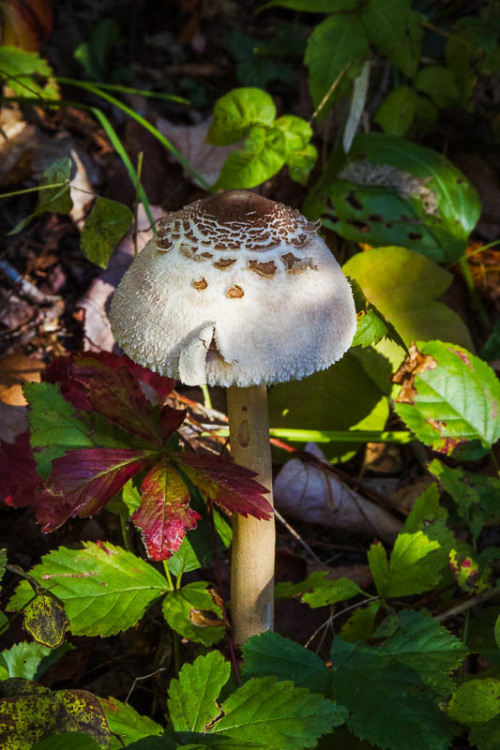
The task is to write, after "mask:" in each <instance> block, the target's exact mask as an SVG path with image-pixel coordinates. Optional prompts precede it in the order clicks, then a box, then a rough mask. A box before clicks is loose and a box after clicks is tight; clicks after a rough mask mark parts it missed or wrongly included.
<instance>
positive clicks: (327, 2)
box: [259, 0, 360, 13]
mask: <svg viewBox="0 0 500 750" xmlns="http://www.w3.org/2000/svg"><path fill="white" fill-rule="evenodd" d="M359 3H360V0H271V2H270V3H266V4H265V5H262V6H261V7H260V8H259V10H266V9H267V8H272V7H273V6H274V7H276V6H279V7H280V8H288V9H289V10H300V11H303V12H304V13H338V12H339V11H343V10H355V9H356V8H357V7H358V5H359Z"/></svg>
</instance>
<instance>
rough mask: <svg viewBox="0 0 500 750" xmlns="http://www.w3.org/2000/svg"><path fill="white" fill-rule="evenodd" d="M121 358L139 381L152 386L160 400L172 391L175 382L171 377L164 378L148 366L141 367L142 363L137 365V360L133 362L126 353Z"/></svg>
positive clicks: (163, 399)
mask: <svg viewBox="0 0 500 750" xmlns="http://www.w3.org/2000/svg"><path fill="white" fill-rule="evenodd" d="M122 359H123V362H124V364H125V366H126V367H128V369H129V370H130V372H131V373H132V375H135V377H136V378H138V379H139V380H140V381H141V383H144V384H145V385H149V386H151V388H154V390H155V391H156V392H157V394H158V397H159V399H160V401H161V402H163V401H165V399H166V398H167V396H168V394H169V393H171V392H172V391H173V389H174V387H175V383H176V381H175V380H173V378H166V377H165V376H164V375H160V374H159V373H157V372H153V371H152V370H150V369H149V368H148V367H142V365H138V364H137V362H133V361H132V360H131V359H130V357H127V355H126V354H125V355H124V356H123V358H122Z"/></svg>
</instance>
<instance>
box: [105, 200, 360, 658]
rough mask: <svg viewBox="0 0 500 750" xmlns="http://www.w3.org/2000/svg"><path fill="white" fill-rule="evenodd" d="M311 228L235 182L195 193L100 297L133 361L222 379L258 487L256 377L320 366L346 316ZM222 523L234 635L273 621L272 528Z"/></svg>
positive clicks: (344, 333)
mask: <svg viewBox="0 0 500 750" xmlns="http://www.w3.org/2000/svg"><path fill="white" fill-rule="evenodd" d="M316 229H317V226H316V225H315V224H313V223H311V222H309V221H307V220H306V219H305V218H304V217H303V216H302V215H301V214H300V213H299V212H298V211H297V210H294V209H292V208H289V207H287V206H284V205H283V204H281V203H276V202H274V201H271V200H268V199H266V198H263V197H261V196H260V195H257V194H256V193H252V192H249V191H245V190H233V191H230V192H227V193H223V194H220V195H215V196H212V197H209V198H206V199H205V200H199V201H196V202H194V203H191V204H189V205H188V206H185V207H184V208H183V209H182V210H181V211H178V212H175V213H171V214H167V215H166V216H165V217H164V218H163V219H161V220H160V222H159V223H158V234H157V237H156V238H155V239H153V240H150V242H148V243H147V245H146V246H145V247H144V249H143V250H142V252H140V253H139V255H138V256H137V258H136V259H135V260H134V261H133V263H132V265H131V266H130V268H129V270H128V271H127V273H126V274H125V276H124V278H123V280H122V282H121V283H120V285H119V287H118V289H117V291H116V293H115V295H114V298H113V301H112V304H111V311H110V320H111V325H112V328H113V332H114V335H115V338H116V340H117V341H118V343H119V344H120V346H121V347H122V349H123V350H124V351H125V352H126V354H128V355H129V356H130V357H131V358H132V359H134V360H135V361H136V362H138V363H139V364H141V365H143V366H146V367H149V368H151V369H152V370H154V371H155V372H159V373H162V374H164V375H168V376H170V377H173V378H176V379H178V380H180V381H181V382H182V383H184V384H186V385H203V384H205V383H207V384H208V385H219V386H225V387H226V388H227V389H228V391H227V399H228V416H229V431H230V444H231V452H232V455H233V457H234V460H235V461H236V462H237V463H239V464H240V465H242V466H245V467H246V468H249V469H252V470H253V471H255V472H257V474H258V475H259V476H258V479H259V481H260V482H261V483H262V484H264V485H265V486H266V487H267V488H268V489H269V491H270V492H271V489H272V487H271V483H272V477H271V452H270V444H269V425H268V416H267V389H266V386H268V385H270V384H272V383H279V382H284V381H287V380H292V379H300V378H304V377H306V376H307V375H310V374H312V373H313V372H315V371H317V370H321V369H325V368H327V367H329V366H330V365H331V364H332V363H333V362H336V361H337V360H338V359H340V358H341V357H342V355H343V354H344V353H345V352H346V351H347V349H348V348H349V346H350V344H351V342H352V338H353V336H354V331H355V328H356V314H355V308H354V301H353V297H352V293H351V288H350V286H349V283H348V281H347V279H346V278H345V276H344V275H343V273H342V271H341V269H340V266H339V265H338V263H337V261H336V260H335V258H334V257H333V255H332V254H331V252H330V250H329V249H328V247H327V245H326V244H325V243H324V241H323V240H322V239H321V238H320V237H319V235H318V234H317V231H316ZM267 499H268V500H269V501H270V502H272V499H271V498H270V497H267ZM233 527H234V539H233V550H232V566H231V614H232V621H233V627H234V638H235V642H236V643H237V644H242V643H244V642H245V641H246V640H247V639H248V638H249V637H250V636H251V635H254V634H256V633H261V632H263V631H265V630H270V629H272V626H273V575H274V554H275V530H274V521H262V520H256V519H254V518H243V517H241V516H240V515H239V514H236V515H235V517H234V522H233Z"/></svg>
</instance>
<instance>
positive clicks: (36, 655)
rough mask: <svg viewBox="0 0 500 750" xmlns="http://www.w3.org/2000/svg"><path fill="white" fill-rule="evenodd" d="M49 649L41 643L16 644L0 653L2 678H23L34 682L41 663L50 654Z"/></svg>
mask: <svg viewBox="0 0 500 750" xmlns="http://www.w3.org/2000/svg"><path fill="white" fill-rule="evenodd" d="M50 652H51V649H50V648H49V647H48V646H44V645H43V644H41V643H26V642H22V643H16V644H15V645H14V646H11V647H10V648H9V649H5V651H2V653H0V668H3V671H4V676H3V677H2V679H6V678H7V677H24V678H26V679H27V680H34V679H35V676H36V675H37V672H38V669H39V667H40V664H41V663H42V661H43V660H44V659H45V658H46V657H47V656H48V655H49V654H50Z"/></svg>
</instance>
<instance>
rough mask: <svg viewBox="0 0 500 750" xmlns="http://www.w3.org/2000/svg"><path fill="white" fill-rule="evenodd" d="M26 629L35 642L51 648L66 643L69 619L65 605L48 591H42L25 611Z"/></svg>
mask: <svg viewBox="0 0 500 750" xmlns="http://www.w3.org/2000/svg"><path fill="white" fill-rule="evenodd" d="M23 618H24V622H23V624H24V627H25V629H26V630H27V631H28V633H30V634H31V635H32V636H33V638H34V639H35V641H38V643H42V644H44V645H45V646H49V647H50V648H55V647H56V646H60V645H61V643H62V642H63V641H64V635H65V633H66V628H67V627H68V624H69V622H68V617H67V615H66V612H65V610H64V605H63V603H62V602H61V601H59V599H58V598H57V597H56V596H54V595H53V594H51V593H49V592H48V591H40V592H39V593H37V594H36V596H35V598H34V599H33V600H32V601H30V602H29V604H27V605H26V607H25V609H24V610H23Z"/></svg>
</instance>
